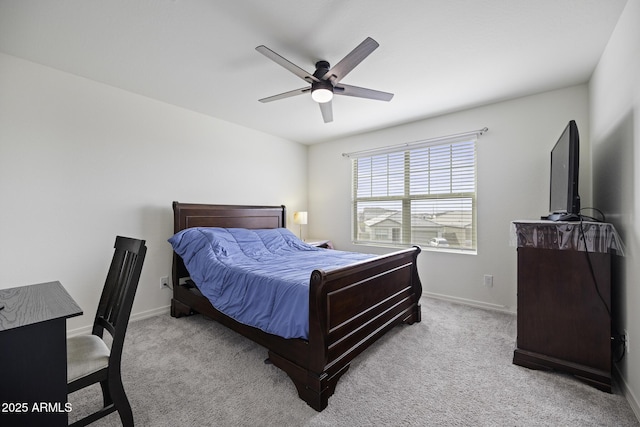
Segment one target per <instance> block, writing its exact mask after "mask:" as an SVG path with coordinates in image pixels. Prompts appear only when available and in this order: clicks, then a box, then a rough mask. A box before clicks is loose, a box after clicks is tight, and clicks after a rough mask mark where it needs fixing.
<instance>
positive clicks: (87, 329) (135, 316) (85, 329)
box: [67, 305, 171, 337]
mask: <svg viewBox="0 0 640 427" xmlns="http://www.w3.org/2000/svg"><path fill="white" fill-rule="evenodd" d="M170 309H171V306H169V305H167V306H164V307H158V308H154V309H151V310H147V311H142V312H139V313H132V314H131V317H130V318H129V322H137V321H138V320H142V319H148V318H150V317H154V316H158V315H160V314H166V313H169V310H170ZM92 319H93V317H92ZM92 329H93V325H89V326H82V327H80V328H76V329H70V330H68V331H67V337H74V336H77V335H84V334H90V333H91V330H92Z"/></svg>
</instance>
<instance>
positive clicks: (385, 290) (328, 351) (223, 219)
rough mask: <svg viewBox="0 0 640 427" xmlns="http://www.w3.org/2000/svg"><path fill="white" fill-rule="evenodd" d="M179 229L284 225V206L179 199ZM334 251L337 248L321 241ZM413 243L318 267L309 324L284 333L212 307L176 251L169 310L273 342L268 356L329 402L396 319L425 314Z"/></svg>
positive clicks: (301, 388) (314, 402)
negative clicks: (302, 333) (301, 333)
mask: <svg viewBox="0 0 640 427" xmlns="http://www.w3.org/2000/svg"><path fill="white" fill-rule="evenodd" d="M173 211H174V234H176V233H179V232H181V231H182V230H187V229H190V228H200V227H218V228H225V229H247V230H268V229H284V228H286V209H285V207H284V206H232V205H212V204H190V203H179V202H173ZM321 250H322V251H331V249H321ZM419 253H420V248H418V247H412V248H408V249H404V250H400V251H396V252H393V253H390V254H387V255H382V256H373V257H370V258H367V259H363V260H358V261H355V262H353V263H351V264H349V265H345V266H340V267H336V268H331V269H321V268H317V269H314V270H313V271H312V272H311V274H310V277H309V284H308V319H307V322H306V325H307V326H306V327H307V328H308V332H307V334H306V337H305V338H283V337H282V336H279V335H276V334H274V333H269V332H265V331H264V330H262V329H260V328H258V327H254V326H250V325H248V324H245V323H241V322H239V321H238V320H235V319H234V318H233V317H231V316H229V315H226V314H223V313H222V312H221V311H219V310H217V309H216V308H214V307H213V305H212V304H211V302H210V300H209V299H208V298H207V297H205V296H204V295H203V294H202V292H201V291H200V289H199V288H198V286H195V285H194V282H193V281H192V280H191V275H190V272H189V271H188V270H187V267H186V266H185V262H184V260H183V259H182V257H181V256H179V255H178V254H177V253H176V252H174V254H173V268H172V281H173V298H172V301H171V315H172V316H174V317H182V316H187V315H192V314H195V313H200V314H202V315H204V316H207V317H210V318H212V319H214V320H216V321H218V322H220V323H222V324H223V325H225V326H227V327H229V328H231V329H233V330H235V331H236V332H238V333H240V334H242V335H244V336H245V337H247V338H249V339H251V340H253V341H255V342H256V343H258V344H260V345H262V346H263V347H265V348H266V349H267V354H268V360H269V361H270V362H271V363H273V364H274V365H275V366H277V367H278V368H280V369H282V370H283V371H284V372H285V373H286V374H287V375H288V376H289V378H290V379H291V380H292V381H293V383H294V385H295V387H296V389H297V392H298V395H299V396H300V398H301V399H302V400H304V401H305V402H306V403H307V404H308V405H309V406H311V407H312V408H313V409H315V410H316V411H322V410H323V409H325V408H326V407H327V404H328V399H329V397H330V396H331V395H332V394H333V393H334V391H335V388H336V384H337V382H338V380H339V379H340V377H341V376H342V375H343V374H344V373H345V372H346V371H347V370H348V369H349V366H350V363H351V361H352V360H353V359H354V358H355V357H356V356H357V355H358V354H360V353H361V352H362V351H364V350H365V349H366V348H367V347H369V346H370V345H371V344H372V343H374V342H375V341H376V340H377V339H379V338H380V337H381V336H383V335H384V334H385V333H386V332H387V331H389V330H390V329H391V328H393V327H394V326H397V325H400V324H412V323H415V322H420V320H421V317H420V304H419V299H420V296H421V294H422V286H421V283H420V279H419V276H418V271H417V266H416V261H417V256H418V254H419Z"/></svg>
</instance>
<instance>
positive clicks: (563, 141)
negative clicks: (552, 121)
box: [543, 120, 580, 221]
mask: <svg viewBox="0 0 640 427" xmlns="http://www.w3.org/2000/svg"><path fill="white" fill-rule="evenodd" d="M579 164H580V137H579V135H578V126H577V125H576V122H575V120H571V121H570V122H569V124H567V127H566V128H565V129H564V131H563V132H562V135H560V138H559V139H558V142H556V145H555V146H554V147H553V149H552V150H551V180H550V184H551V185H550V193H549V215H547V216H546V217H543V219H548V220H551V221H578V220H580V195H579V194H578V166H579Z"/></svg>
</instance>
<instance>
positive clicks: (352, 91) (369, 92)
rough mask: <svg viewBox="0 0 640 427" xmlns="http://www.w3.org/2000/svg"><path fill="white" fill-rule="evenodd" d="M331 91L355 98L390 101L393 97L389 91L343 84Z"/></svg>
mask: <svg viewBox="0 0 640 427" xmlns="http://www.w3.org/2000/svg"><path fill="white" fill-rule="evenodd" d="M333 93H334V94H336V95H345V96H355V97H357V98H367V99H375V100H378V101H391V98H393V94H392V93H389V92H381V91H379V90H373V89H367V88H364V87H358V86H351V85H343V84H341V85H339V86H336V87H334V88H333Z"/></svg>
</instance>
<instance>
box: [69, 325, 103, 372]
mask: <svg viewBox="0 0 640 427" xmlns="http://www.w3.org/2000/svg"><path fill="white" fill-rule="evenodd" d="M110 353H111V351H110V350H109V347H107V344H105V342H104V341H102V339H101V338H100V337H98V336H96V335H80V336H77V337H71V338H68V339H67V383H70V382H71V381H75V380H77V379H78V378H82V377H84V376H87V375H89V374H92V373H94V372H97V371H99V370H101V369H104V368H106V367H108V366H109V354H110Z"/></svg>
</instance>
